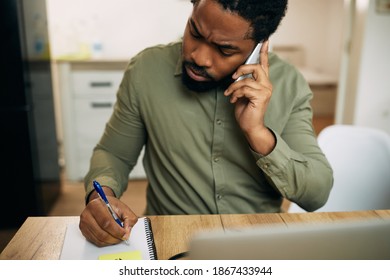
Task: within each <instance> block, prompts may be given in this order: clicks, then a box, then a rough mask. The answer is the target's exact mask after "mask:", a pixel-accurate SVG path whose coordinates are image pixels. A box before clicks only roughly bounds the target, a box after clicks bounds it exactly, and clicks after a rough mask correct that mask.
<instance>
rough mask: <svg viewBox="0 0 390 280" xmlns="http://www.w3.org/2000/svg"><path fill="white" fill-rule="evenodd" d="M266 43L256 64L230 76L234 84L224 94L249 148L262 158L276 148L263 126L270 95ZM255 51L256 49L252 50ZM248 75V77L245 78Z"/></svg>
mask: <svg viewBox="0 0 390 280" xmlns="http://www.w3.org/2000/svg"><path fill="white" fill-rule="evenodd" d="M268 47H269V42H268V40H267V41H265V42H264V43H263V44H262V46H261V48H260V51H259V57H260V59H259V63H249V59H250V58H251V57H253V56H252V55H253V54H254V53H252V55H251V56H250V57H249V58H248V60H247V62H248V64H243V65H241V66H240V67H239V68H238V69H237V71H236V72H235V73H234V74H233V76H232V78H233V79H236V82H234V83H232V84H231V85H230V86H229V87H228V88H227V89H226V91H225V93H224V94H225V96H229V97H230V102H231V103H234V104H235V117H236V120H237V122H238V124H239V125H240V127H241V129H242V131H243V132H244V134H245V136H246V138H247V140H248V142H249V145H250V146H251V148H252V149H253V150H254V151H255V152H257V153H259V154H262V155H268V154H269V153H270V152H271V151H272V150H273V148H274V147H275V144H276V140H275V136H274V135H273V133H272V132H271V131H270V130H269V129H268V128H267V127H266V126H265V124H264V115H265V112H266V110H267V106H268V103H269V101H270V99H271V95H272V83H271V81H270V79H269V64H268ZM254 51H256V48H255V50H254ZM244 75H251V76H249V77H248V76H244Z"/></svg>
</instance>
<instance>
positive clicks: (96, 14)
mask: <svg viewBox="0 0 390 280" xmlns="http://www.w3.org/2000/svg"><path fill="white" fill-rule="evenodd" d="M47 5H48V14H49V16H48V19H49V30H50V37H51V42H52V45H51V49H52V54H53V55H54V57H59V56H64V55H75V54H76V55H79V56H83V55H84V56H87V55H88V54H86V53H85V52H84V53H83V49H85V45H90V44H91V43H92V42H93V41H94V40H95V41H96V40H100V41H101V42H102V44H103V58H107V59H126V60H127V59H128V58H130V57H131V56H133V55H134V54H135V53H137V52H138V51H140V50H141V49H143V48H144V47H147V46H150V45H154V44H158V43H165V42H169V41H172V40H176V39H178V38H180V37H181V35H182V33H183V31H184V26H185V23H186V21H187V19H188V16H189V15H190V12H191V10H192V4H191V3H190V0H112V1H109V0H50V1H47ZM342 25H343V1H342V0H316V1H313V0H290V1H289V7H288V12H287V15H286V17H285V18H284V19H283V21H282V24H281V26H280V27H279V29H278V30H277V32H276V33H275V34H274V36H272V41H271V43H272V44H274V45H298V46H302V47H303V48H304V49H305V51H306V65H307V66H308V67H309V68H311V69H313V70H317V71H319V72H325V73H329V74H330V75H332V76H336V77H338V74H339V72H338V71H339V61H340V56H341V38H342V30H343V28H342Z"/></svg>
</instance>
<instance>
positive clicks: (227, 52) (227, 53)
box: [218, 48, 234, 57]
mask: <svg viewBox="0 0 390 280" xmlns="http://www.w3.org/2000/svg"><path fill="white" fill-rule="evenodd" d="M218 50H219V52H220V53H221V54H222V55H223V56H226V57H229V56H232V55H234V52H232V51H231V50H230V49H224V48H218Z"/></svg>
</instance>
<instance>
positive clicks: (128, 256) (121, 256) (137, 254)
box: [99, 251, 142, 260]
mask: <svg viewBox="0 0 390 280" xmlns="http://www.w3.org/2000/svg"><path fill="white" fill-rule="evenodd" d="M99 260H142V253H141V251H130V252H120V253H113V254H105V255H100V256H99Z"/></svg>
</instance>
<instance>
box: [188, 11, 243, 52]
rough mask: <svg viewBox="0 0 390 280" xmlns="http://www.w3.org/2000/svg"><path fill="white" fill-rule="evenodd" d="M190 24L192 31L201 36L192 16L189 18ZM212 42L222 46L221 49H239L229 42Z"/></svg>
mask: <svg viewBox="0 0 390 280" xmlns="http://www.w3.org/2000/svg"><path fill="white" fill-rule="evenodd" d="M190 24H191V27H192V28H193V29H194V32H195V33H196V35H198V36H201V37H203V36H202V34H200V32H199V30H198V28H197V27H196V24H195V21H194V20H193V19H192V18H190ZM213 44H214V45H216V46H217V47H219V48H223V49H229V50H240V48H239V47H237V46H234V45H231V44H217V43H213Z"/></svg>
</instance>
